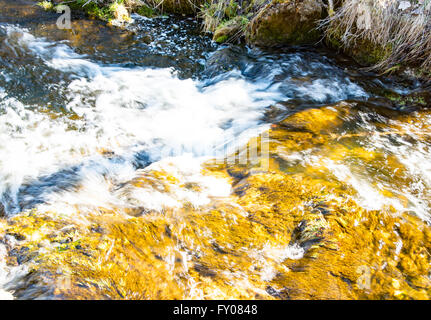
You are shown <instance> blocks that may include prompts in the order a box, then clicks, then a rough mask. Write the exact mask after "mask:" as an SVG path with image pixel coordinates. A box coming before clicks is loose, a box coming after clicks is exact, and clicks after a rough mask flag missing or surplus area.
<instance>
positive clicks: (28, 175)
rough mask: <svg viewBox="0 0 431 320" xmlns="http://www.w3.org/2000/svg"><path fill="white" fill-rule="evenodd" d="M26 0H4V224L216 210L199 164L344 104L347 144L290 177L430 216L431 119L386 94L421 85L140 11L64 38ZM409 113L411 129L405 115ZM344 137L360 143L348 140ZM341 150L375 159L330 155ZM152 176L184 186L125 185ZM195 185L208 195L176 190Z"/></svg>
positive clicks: (318, 153)
mask: <svg viewBox="0 0 431 320" xmlns="http://www.w3.org/2000/svg"><path fill="white" fill-rule="evenodd" d="M26 3H27V4H28V2H26V1H18V2H17V4H10V3H8V2H7V1H0V4H2V5H4V8H5V10H4V11H3V12H2V14H0V43H1V45H0V141H1V143H0V194H1V203H2V205H3V207H4V209H5V213H6V215H7V216H12V215H14V214H17V213H19V212H21V211H24V210H29V209H33V208H37V209H38V210H39V211H41V212H43V211H55V212H61V214H64V215H76V214H77V212H79V213H83V212H86V211H88V212H91V211H92V210H95V209H100V208H104V209H108V210H110V209H118V208H123V209H139V210H138V211H139V212H140V213H145V212H147V211H151V210H156V211H163V209H164V208H165V207H181V206H182V205H183V204H184V203H191V204H193V205H194V206H196V207H199V206H201V205H205V204H208V203H209V202H210V199H211V197H226V196H228V195H229V194H230V193H231V186H230V185H229V184H227V183H226V182H224V181H223V180H220V179H216V178H215V177H209V176H203V175H202V174H201V172H200V171H201V166H200V164H201V163H202V161H203V160H206V159H208V158H212V157H214V156H215V155H219V153H220V150H225V149H226V151H227V153H229V151H230V150H234V149H235V147H237V146H240V145H244V144H245V143H246V142H247V141H248V140H249V139H250V138H252V137H255V136H257V135H259V134H260V133H261V132H263V131H265V130H267V129H268V128H269V127H270V126H271V124H273V123H278V122H280V121H282V120H283V119H285V118H287V117H288V116H290V115H293V114H295V113H297V112H300V111H302V110H305V109H308V108H313V107H316V108H324V107H327V106H328V105H330V106H334V108H340V105H341V106H343V104H340V103H342V102H346V104H345V105H344V108H345V109H346V110H349V113H348V115H346V116H341V120H342V125H341V126H340V127H339V128H338V129H337V131H336V132H334V134H337V135H338V138H337V139H338V140H336V139H334V142H331V143H328V145H325V146H317V147H315V148H310V149H308V150H305V151H301V152H299V153H289V154H283V152H282V151H280V154H279V157H280V158H283V159H284V161H285V167H286V168H285V169H286V171H290V172H294V171H295V170H298V171H299V170H305V169H304V168H307V167H316V168H322V167H323V168H325V170H327V172H329V173H330V174H329V175H328V176H327V179H328V180H329V179H335V180H338V181H343V182H344V183H346V184H348V185H350V186H351V187H352V188H353V189H354V190H356V192H357V197H356V198H357V200H358V201H359V203H360V204H361V206H363V207H364V208H367V209H371V210H379V209H381V208H383V207H385V206H393V207H395V208H396V210H398V211H399V212H407V213H408V214H413V215H417V216H419V217H420V218H421V219H422V220H424V221H428V222H429V221H430V212H429V204H430V203H429V199H430V195H429V188H430V185H431V173H430V172H431V171H430V170H431V168H430V166H429V163H431V159H429V147H430V139H429V133H427V124H429V123H430V119H429V117H428V116H426V115H425V116H424V115H421V112H420V111H416V113H413V111H415V108H414V107H413V106H411V105H403V106H396V105H394V104H393V103H392V102H391V101H390V100H389V99H387V98H386V96H387V95H388V94H396V93H403V94H406V93H409V92H413V91H415V90H420V89H421V88H420V87H419V86H418V84H417V83H414V82H408V81H402V82H401V81H399V79H395V78H390V77H379V76H377V75H375V74H370V73H365V72H359V71H357V70H358V68H357V66H356V65H354V64H352V62H351V61H349V60H346V59H345V58H343V57H341V56H337V55H334V54H333V53H330V52H327V51H326V50H324V49H311V48H289V49H285V50H278V51H261V50H258V49H251V48H247V47H242V46H218V45H216V44H214V43H212V42H211V41H210V38H209V37H207V36H206V35H204V34H202V33H201V32H200V29H199V24H198V22H197V21H195V20H193V19H185V20H184V19H183V20H181V19H176V18H173V17H168V18H154V19H146V18H140V17H138V16H134V18H135V22H134V23H133V24H132V25H130V26H129V27H128V28H127V29H124V30H122V29H117V28H110V27H106V26H105V25H103V24H102V23H100V22H97V21H91V20H87V19H86V18H84V17H81V16H76V17H74V20H73V22H74V30H73V32H72V31H62V30H58V29H56V27H55V24H54V23H55V18H56V15H55V14H51V13H45V12H43V11H41V10H39V9H37V8H35V7H33V6H28V5H24V6H23V4H26ZM19 5H21V7H19ZM352 106H355V107H352ZM342 108H343V107H341V109H342ZM337 110H338V109H337ZM408 114H410V115H411V116H412V119H413V121H410V120H411V119H410V120H409V121H406V120H405V119H404V118H403V117H405V116H406V115H408ZM414 119H417V121H416V120H414ZM394 128H395V129H396V130H395V131H397V130H398V131H397V132H398V134H397V133H394V134H392V133H391V132H393V131H394ZM400 132H402V134H399V133H400ZM346 134H347V135H349V134H350V135H355V134H357V135H358V138H357V139H353V141H350V140H349V141H348V142H345V143H344V142H341V143H340V142H339V141H340V140H339V139H342V137H343V135H346ZM340 137H341V138H340ZM341 141H343V140H341ZM342 146H344V147H346V148H349V149H352V148H354V147H355V146H359V147H361V148H365V149H366V150H369V151H370V152H375V153H376V154H378V155H379V157H376V158H375V160H374V163H371V162H369V161H368V162H367V161H362V160H361V159H360V158H358V157H354V156H351V155H350V154H347V155H346V156H345V157H335V156H334V154H336V153H337V152H338V151H337V150H339V149H340V147H342ZM393 159H395V160H396V163H401V164H402V165H403V170H402V172H401V171H397V170H398V169H397V168H396V166H394V165H392V162H394V161H395V160H393ZM391 161H392V162H391ZM151 170H156V171H157V170H164V171H165V172H167V173H169V175H170V176H172V177H175V179H177V180H178V181H180V182H181V184H180V185H177V186H170V190H169V192H167V191H163V190H159V189H158V188H156V187H153V186H146V187H143V188H142V187H141V188H133V187H131V186H130V183H129V182H130V181H133V179H135V178H136V177H138V176H140V175H142V174H143V173H144V174H145V173H146V172H149V171H151ZM325 172H326V171H325ZM187 184H198V185H200V186H201V189H200V190H199V191H198V192H196V191H193V190H189V189H186V188H184V187H181V185H183V186H184V185H187ZM382 191H390V192H391V193H392V195H391V196H387V195H385V194H382ZM288 249H289V250H290V249H291V248H290V247H288ZM301 250H302V249H301ZM3 251H4V250H3V249H2V247H1V248H0V267H2V266H3V265H4V263H3V262H2V260H1V259H3V257H4V256H5V253H4V252H3ZM301 252H302V251H301ZM290 255H292V257H294V259H299V258H300V257H299V256H302V255H298V254H297V253H291V252H290V251H289V254H286V256H290ZM17 272H18V271H17ZM2 275H4V273H2V272H1V270H0V286H2V285H3V284H2V283H5V282H6V280H7V279H5V277H3V276H2ZM2 277H3V278H2ZM4 294H5V295H9V293H4Z"/></svg>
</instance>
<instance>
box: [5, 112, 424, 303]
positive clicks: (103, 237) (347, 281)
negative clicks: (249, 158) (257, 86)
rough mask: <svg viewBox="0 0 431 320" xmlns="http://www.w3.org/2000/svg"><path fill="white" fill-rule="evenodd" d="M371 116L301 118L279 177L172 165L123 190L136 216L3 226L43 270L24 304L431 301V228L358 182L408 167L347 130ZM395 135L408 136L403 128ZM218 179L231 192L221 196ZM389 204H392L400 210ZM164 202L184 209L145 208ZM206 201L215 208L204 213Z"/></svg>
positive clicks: (12, 248)
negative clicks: (373, 201) (367, 202)
mask: <svg viewBox="0 0 431 320" xmlns="http://www.w3.org/2000/svg"><path fill="white" fill-rule="evenodd" d="M358 112H359V110H358V108H356V107H355V106H354V105H347V104H341V105H335V106H332V107H327V108H321V109H308V110H304V111H302V112H299V113H297V114H294V115H292V116H289V117H288V118H287V119H285V120H284V121H283V122H282V124H281V125H277V126H274V127H273V128H272V129H271V130H270V131H269V137H270V143H269V144H268V148H269V155H267V156H268V159H267V160H266V161H267V162H268V163H271V165H270V166H267V167H263V166H261V164H262V162H259V161H258V162H256V163H254V164H253V163H251V162H250V163H247V164H235V163H228V162H225V163H224V164H220V163H215V162H208V163H206V164H204V165H203V168H202V172H200V173H199V172H195V171H193V170H192V171H190V172H188V173H187V172H186V171H181V170H177V169H175V168H176V167H175V166H174V165H173V164H172V163H171V162H169V161H167V162H166V163H164V164H163V165H161V164H159V165H153V166H152V167H151V168H150V169H148V170H142V171H140V172H139V174H138V175H137V176H136V177H135V178H134V179H132V180H131V181H129V182H128V183H126V184H125V185H123V186H122V187H121V188H119V190H117V191H118V192H119V193H122V194H124V195H126V198H127V199H134V200H133V201H138V202H137V205H136V206H132V205H131V207H130V208H117V209H115V208H114V209H113V210H106V209H104V210H102V211H100V212H96V211H95V212H94V213H89V214H86V215H85V216H83V215H82V214H80V213H79V211H77V213H76V215H75V216H74V215H68V216H63V215H61V213H52V212H51V213H50V212H37V211H33V212H29V213H22V214H20V215H17V216H16V217H13V218H9V219H8V220H7V223H4V224H3V225H2V224H0V231H1V230H3V232H2V233H1V232H0V234H3V235H2V237H3V241H6V236H7V237H8V239H10V238H11V237H13V238H14V239H15V240H16V241H15V243H13V244H12V242H10V241H9V242H8V243H10V244H9V247H8V255H9V256H10V257H15V264H17V265H27V266H28V267H29V270H30V272H29V273H28V274H27V275H26V276H24V277H23V279H22V280H21V281H20V282H17V283H16V284H15V288H13V289H14V294H15V296H16V297H21V298H22V297H31V298H35V297H51V298H79V299H96V298H98V299H181V298H182V299H229V298H233V299H429V298H430V296H431V283H430V278H429V273H430V263H431V256H430V252H431V228H430V227H429V225H427V223H426V222H424V220H421V219H420V218H418V217H416V216H414V215H412V214H409V213H408V212H406V211H404V210H403V206H401V207H395V206H394V205H384V206H381V207H379V208H378V209H370V208H366V207H364V206H363V205H361V201H360V200H361V199H360V197H358V194H359V193H360V192H359V191H361V190H360V188H359V189H358V185H357V184H355V183H356V182H357V181H355V180H354V179H355V178H356V179H357V180H358V181H359V179H360V178H363V177H367V178H369V179H371V180H370V183H369V185H370V186H371V187H375V188H378V185H379V183H383V182H382V181H384V180H379V179H383V178H384V176H385V174H386V175H388V176H389V175H391V174H392V173H393V171H394V170H397V171H399V172H402V171H401V170H402V169H403V168H404V166H403V163H402V162H401V161H399V159H398V158H397V157H395V155H394V154H392V155H387V154H385V153H384V150H382V149H378V148H375V149H366V148H364V146H363V145H361V142H362V141H366V140H364V139H368V138H369V137H368V136H367V135H364V134H363V131H361V127H359V126H356V127H355V126H352V125H351V122H350V123H349V125H348V126H346V122H348V121H351V119H354V120H355V119H357V117H354V116H355V115H356V114H358ZM400 119H401V118H400ZM400 119H397V121H401V120H400ZM407 119H409V118H408V117H407ZM355 121H356V120H355ZM371 124H372V123H371V122H370V123H368V125H371ZM386 129H387V130H393V132H397V133H396V134H402V133H400V128H398V127H396V126H395V125H392V124H388V125H387V127H386ZM404 129H406V128H404ZM379 132H383V131H379ZM343 137H344V138H343ZM303 139H304V140H305V141H304V140H303ZM254 140H256V139H254ZM250 145H252V144H250ZM260 151H262V150H260ZM298 152H302V154H301V157H300V158H301V159H300V161H299V162H295V161H293V160H292V159H293V158H292V155H293V154H295V153H298ZM307 152H308V153H307ZM261 156H263V155H261ZM288 160H289V161H288ZM336 166H342V168H344V169H345V170H346V171H345V172H344V173H345V176H342V175H340V174H338V175H337V171H334V170H335V169H334V167H336ZM355 166H359V167H360V168H361V171H359V173H360V174H362V176H361V175H357V176H355V174H356V173H355V170H354V169H355ZM347 169H349V170H350V171H347ZM379 170H380V171H379ZM405 170H406V169H405ZM198 171H199V170H198ZM346 172H347V173H349V172H350V173H349V174H351V176H349V177H347V173H346ZM346 177H347V178H346ZM377 178H378V179H377ZM207 179H210V180H207ZM211 179H219V180H222V181H223V183H224V184H228V185H229V187H230V189H231V192H230V193H227V194H224V195H223V196H221V195H222V194H218V196H214V193H211V192H209V191H208V188H209V185H212V183H214V182H215V180H211ZM391 179H393V180H396V181H397V182H396V183H395V185H397V183H398V184H399V186H402V185H406V184H409V183H410V181H409V180H408V179H406V178H398V177H392V178H391ZM361 186H362V185H360V187H361ZM386 187H387V188H389V187H390V186H386ZM358 190H359V191H358ZM373 190H374V189H373ZM376 190H380V189H376ZM382 190H387V191H386V192H382V193H381V197H382V198H384V199H386V198H393V199H396V198H398V197H399V196H398V195H397V194H396V193H397V192H396V190H395V191H394V190H392V189H382ZM391 190H392V191H394V192H391ZM139 191H145V192H147V193H145V192H141V193H139ZM155 194H164V195H166V196H167V197H170V198H171V199H175V201H176V202H175V203H176V204H179V205H171V206H168V205H166V206H164V207H163V208H162V209H160V210H159V209H157V208H156V207H154V208H153V209H152V210H148V202H145V201H142V202H139V200H142V197H143V196H144V195H147V196H148V195H153V196H154V195H155ZM139 195H141V196H139ZM191 195H193V197H192V196H191ZM199 196H204V198H205V199H206V200H205V201H201V202H195V203H194V204H193V201H195V200H196V199H197V198H199ZM140 197H141V198H140ZM166 199H167V198H166ZM193 199H194V200H193ZM133 201H132V200H130V203H134V202H133ZM188 203H189V204H191V205H188ZM140 205H142V207H140ZM136 208H138V209H139V210H137V209H136ZM141 209H142V210H141ZM133 210H135V211H133ZM124 213H128V214H124ZM77 217H79V219H77ZM30 283H31V284H32V286H31V289H29V284H30Z"/></svg>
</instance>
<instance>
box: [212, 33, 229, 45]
mask: <svg viewBox="0 0 431 320" xmlns="http://www.w3.org/2000/svg"><path fill="white" fill-rule="evenodd" d="M228 39H229V37H228V36H227V35H225V34H224V35H222V36H220V37H217V38H215V39H214V41H215V42H217V43H224V42H226V41H227V40H228Z"/></svg>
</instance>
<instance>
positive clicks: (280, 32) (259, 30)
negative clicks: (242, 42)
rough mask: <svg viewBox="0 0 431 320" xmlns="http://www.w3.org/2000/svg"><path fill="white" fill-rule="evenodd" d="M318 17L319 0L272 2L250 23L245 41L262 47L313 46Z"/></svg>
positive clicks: (321, 9) (315, 38)
mask: <svg viewBox="0 0 431 320" xmlns="http://www.w3.org/2000/svg"><path fill="white" fill-rule="evenodd" d="M322 14H323V2H322V1H321V0H282V1H280V0H273V1H272V2H271V3H269V4H267V5H266V6H265V7H264V8H263V9H261V10H260V11H259V12H258V14H257V15H256V16H255V17H254V18H253V19H252V20H251V22H250V24H249V26H248V28H247V30H246V39H247V42H248V43H250V44H254V45H257V46H264V47H272V46H279V45H302V44H312V43H315V42H317V41H318V40H319V38H320V32H319V30H318V29H317V26H318V21H319V20H320V19H321V18H322Z"/></svg>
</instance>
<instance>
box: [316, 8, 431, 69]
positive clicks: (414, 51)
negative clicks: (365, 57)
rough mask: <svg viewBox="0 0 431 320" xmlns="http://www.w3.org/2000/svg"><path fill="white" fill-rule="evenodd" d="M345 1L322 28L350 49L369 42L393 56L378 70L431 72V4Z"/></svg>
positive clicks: (324, 22)
mask: <svg viewBox="0 0 431 320" xmlns="http://www.w3.org/2000/svg"><path fill="white" fill-rule="evenodd" d="M402 2H404V4H406V1H400V0H345V1H344V2H343V3H342V5H341V7H340V8H338V10H336V11H335V12H334V13H332V14H330V15H329V17H328V18H327V19H325V20H324V21H323V22H322V24H321V27H323V28H324V29H325V30H326V34H327V35H328V36H332V37H337V39H339V41H341V43H342V45H343V46H344V47H346V48H351V47H353V46H355V44H356V41H357V40H359V39H361V40H362V39H365V40H368V41H370V42H371V43H372V44H374V45H376V46H379V47H381V48H387V47H389V48H391V50H390V51H391V52H390V53H389V54H388V55H387V56H386V57H384V59H383V60H382V61H381V62H380V63H378V64H377V65H375V66H374V68H376V69H386V70H388V69H390V68H392V67H394V66H396V65H397V64H401V63H402V64H403V65H406V64H407V65H415V66H418V67H420V68H423V69H425V70H427V71H429V70H430V69H431V32H430V31H431V0H411V1H410V2H409V3H410V5H411V6H410V7H409V8H405V9H402V8H400V6H401V4H402Z"/></svg>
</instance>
